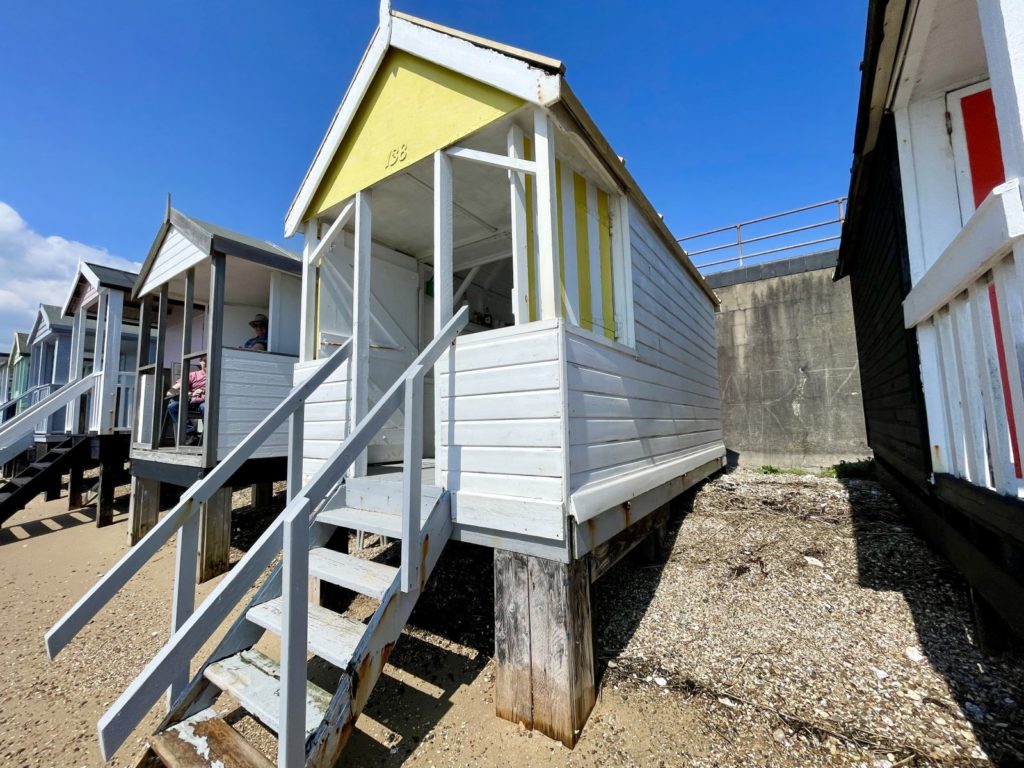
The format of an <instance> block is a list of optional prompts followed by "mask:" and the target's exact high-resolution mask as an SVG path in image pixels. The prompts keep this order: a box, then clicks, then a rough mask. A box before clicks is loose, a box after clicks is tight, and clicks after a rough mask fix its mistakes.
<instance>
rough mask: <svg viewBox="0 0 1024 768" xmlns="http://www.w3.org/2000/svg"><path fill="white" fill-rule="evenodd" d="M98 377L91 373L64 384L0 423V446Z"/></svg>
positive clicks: (62, 404) (87, 388) (47, 414)
mask: <svg viewBox="0 0 1024 768" xmlns="http://www.w3.org/2000/svg"><path fill="white" fill-rule="evenodd" d="M98 378H99V374H98V373H91V374H89V375H88V376H85V377H84V378H81V379H79V380H78V381H73V382H71V383H70V384H65V385H64V386H62V387H61V388H60V389H58V390H57V391H56V392H54V393H53V394H51V395H50V396H49V397H47V398H46V399H45V400H40V401H39V402H38V403H36V404H35V405H33V406H32V407H30V408H26V409H25V410H24V411H22V412H21V413H19V414H18V415H17V416H15V417H14V418H13V419H11V420H10V421H8V422H5V423H4V424H2V425H0V448H6V447H7V446H8V445H10V444H11V443H12V442H13V441H14V440H17V439H18V438H19V437H23V436H24V435H25V434H27V433H28V432H32V431H34V430H35V426H36V423H37V422H39V421H40V420H42V419H45V418H47V417H48V416H51V415H53V414H54V413H56V412H57V411H59V410H60V409H61V408H63V407H64V406H66V405H67V404H68V403H70V402H71V401H72V400H74V399H75V398H76V397H79V396H80V395H83V394H85V393H86V392H88V391H89V390H90V389H92V388H93V386H95V383H96V380H97V379H98Z"/></svg>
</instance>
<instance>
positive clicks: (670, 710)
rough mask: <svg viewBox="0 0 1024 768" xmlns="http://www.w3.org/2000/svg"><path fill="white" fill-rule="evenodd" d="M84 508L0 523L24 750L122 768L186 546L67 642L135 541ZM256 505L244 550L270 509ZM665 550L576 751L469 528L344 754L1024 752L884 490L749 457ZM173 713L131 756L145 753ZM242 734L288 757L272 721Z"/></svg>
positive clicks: (549, 757) (601, 642)
mask: <svg viewBox="0 0 1024 768" xmlns="http://www.w3.org/2000/svg"><path fill="white" fill-rule="evenodd" d="M243 500H244V499H243ZM122 503H123V502H122ZM65 507H66V501H65V500H63V499H62V500H58V501H55V502H49V503H45V502H42V501H41V499H40V500H38V501H36V502H35V503H34V504H33V505H32V506H31V507H30V508H29V509H27V510H25V511H24V512H22V513H19V514H18V515H17V516H15V517H14V518H12V519H11V520H10V521H8V523H6V524H5V526H4V529H3V531H2V532H0V580H2V581H0V616H2V617H3V618H2V622H3V624H2V626H3V627H4V631H3V637H4V639H5V642H4V643H3V645H2V647H0V670H2V682H3V685H2V686H0V764H3V765H10V766H58V765H59V766H65V765H67V766H98V765H103V763H102V761H101V759H100V757H99V750H98V747H97V743H96V737H95V733H96V730H95V726H96V722H97V721H98V719H99V718H100V716H101V715H102V713H103V712H104V711H105V710H106V708H107V707H108V706H109V705H110V703H111V702H112V701H113V700H114V699H115V698H116V697H117V695H119V693H120V692H121V691H122V690H123V689H124V688H125V687H126V686H127V685H128V684H129V683H130V682H131V680H132V679H133V678H134V677H135V675H136V674H138V672H139V671H140V670H141V669H142V668H143V667H144V666H145V664H146V662H147V661H148V660H149V659H150V658H151V657H152V655H153V653H155V652H156V650H157V649H158V648H159V646H160V645H161V644H162V643H163V641H164V640H165V639H166V636H167V626H168V618H169V600H170V586H171V570H172V567H173V551H172V549H171V548H170V547H165V549H164V550H162V551H161V553H160V554H159V555H158V556H157V557H156V558H155V559H154V560H153V561H152V562H151V563H150V564H149V565H148V566H147V567H146V568H145V569H144V570H143V571H142V572H141V573H140V574H139V575H138V576H137V577H136V579H135V581H133V582H132V588H131V589H130V590H128V591H127V592H126V593H124V594H121V595H119V596H118V597H117V598H116V599H115V600H114V601H113V602H112V603H111V605H110V606H108V608H107V609H106V610H105V611H104V612H103V613H102V614H101V615H100V617H99V618H98V619H97V620H96V621H95V622H93V623H92V624H91V625H90V626H88V627H87V628H86V629H85V630H84V631H83V632H82V634H81V635H80V636H79V637H78V638H76V639H75V640H74V641H73V642H72V643H71V645H70V646H69V647H68V648H67V649H66V650H65V651H64V652H63V653H62V654H61V655H60V656H59V657H58V658H57V660H55V661H53V662H50V661H48V660H47V659H46V655H45V652H44V650H43V644H42V637H43V634H44V633H45V631H46V629H47V628H48V627H49V626H50V625H51V624H52V623H53V622H54V621H55V620H56V619H57V618H59V617H60V616H61V615H62V614H63V613H64V611H66V610H67V608H68V607H69V606H70V605H71V604H72V603H73V602H74V601H75V600H76V599H77V598H78V597H79V596H80V595H81V594H82V593H83V592H84V591H85V590H86V589H87V588H88V587H89V586H91V585H92V584H93V583H94V581H95V579H96V578H97V576H99V575H100V574H101V573H103V572H105V571H106V569H107V568H108V567H109V566H110V565H111V564H113V563H114V562H115V561H116V560H117V559H118V558H119V557H120V556H121V555H122V554H123V552H124V537H125V525H124V515H123V514H121V515H119V516H118V517H117V518H116V522H115V524H114V525H112V526H109V527H107V528H102V529H97V528H96V527H95V526H94V525H93V523H92V522H91V511H89V510H86V511H85V512H84V513H83V512H74V513H67V512H66V510H65ZM680 512H682V510H681V511H680ZM236 518H237V519H236V526H235V528H236V530H235V531H234V536H233V543H234V544H237V545H238V546H240V547H245V546H247V542H250V541H251V540H252V539H253V537H254V535H255V533H256V532H257V531H258V529H259V526H260V525H261V524H265V522H266V521H267V519H268V515H267V514H266V512H265V511H264V513H263V514H259V513H255V512H250V513H248V514H241V515H238V516H236ZM392 550H393V548H392ZM362 554H363V556H367V557H380V558H381V559H385V560H387V559H389V558H393V557H394V552H393V551H388V550H384V549H383V548H377V549H372V548H371V549H367V550H365V551H364V552H363V553H362ZM235 555H236V557H237V556H238V555H240V550H236V552H235ZM663 555H664V560H663V561H662V562H659V563H654V564H651V563H646V562H643V561H641V560H640V559H639V558H637V557H633V556H631V557H630V558H627V560H625V561H623V563H621V564H620V565H619V566H618V567H617V568H616V569H614V570H613V571H612V572H611V573H610V574H609V575H608V576H606V577H605V578H603V579H602V580H601V581H599V582H598V583H597V584H596V585H595V586H594V591H593V601H594V608H593V610H594V622H595V623H594V626H595V644H596V655H597V658H598V667H599V669H598V672H599V674H600V676H601V677H600V683H599V686H600V687H599V699H598V703H597V706H596V708H595V709H594V712H593V714H592V715H591V718H590V720H589V721H588V723H587V725H586V727H585V729H584V731H583V734H582V736H581V739H580V742H579V744H578V745H577V747H576V748H575V749H574V750H572V751H570V750H567V749H565V748H564V747H562V746H561V745H559V744H555V743H554V742H551V741H550V740H548V739H546V738H543V737H541V736H539V735H534V734H531V733H529V732H526V731H525V730H524V729H522V728H519V727H517V726H516V725H514V724H511V723H506V722H504V721H501V720H498V719H497V718H495V717H494V714H493V713H494V704H493V682H494V673H493V663H492V661H491V654H492V651H493V619H492V617H493V596H492V573H491V561H490V553H489V551H487V550H482V549H479V548H474V547H468V546H457V545H454V544H453V545H450V546H449V548H448V550H447V551H446V553H445V556H444V558H443V559H442V562H441V565H440V566H439V568H438V570H437V572H436V573H435V574H434V576H433V577H432V579H431V583H430V586H429V589H428V593H427V594H426V595H425V596H424V598H423V599H422V601H421V603H420V605H419V606H418V607H417V609H416V612H415V613H414V615H413V619H412V622H411V625H410V628H409V630H408V631H407V633H406V635H405V636H404V637H403V639H402V641H401V642H400V643H399V644H398V646H397V648H396V651H395V653H394V654H393V655H392V657H391V662H392V663H391V664H390V665H389V667H388V668H387V670H386V675H385V676H384V678H383V679H382V680H381V682H380V683H379V684H378V687H377V690H376V691H375V692H374V695H373V697H372V698H371V701H370V704H369V707H368V709H367V712H366V713H365V715H364V716H363V717H362V718H361V719H360V729H359V731H358V732H357V733H356V735H355V736H354V737H353V739H352V740H351V741H350V743H349V746H348V748H347V749H346V752H345V755H344V757H343V761H342V762H343V763H344V764H346V765H358V766H363V765H366V766H371V765H382V766H397V765H407V766H417V767H419V766H423V767H424V768H426V767H427V766H438V767H440V766H499V765H500V766H513V768H525V766H542V767H543V766H564V765H568V766H612V765H615V766H619V765H625V766H675V765H707V766H718V765H737V766H740V765H772V766H810V765H829V766H831V765H836V766H840V765H842V766H871V768H892V767H893V766H897V765H900V766H902V765H975V764H978V765H982V764H991V762H994V763H996V764H1002V765H1015V764H1020V763H1021V761H1024V751H1022V750H1024V746H1022V740H1024V736H1022V734H1024V721H1022V715H1021V707H1020V705H1019V704H1018V702H1020V701H1022V700H1024V699H1022V697H1024V665H1022V664H1021V662H1020V660H1019V659H1017V658H1016V657H1007V658H1002V659H989V658H986V657H985V656H983V655H982V654H980V653H979V652H978V650H977V649H976V648H975V647H974V645H973V641H972V636H971V629H970V622H969V618H968V611H967V606H966V601H965V599H964V595H963V589H962V585H961V584H960V583H959V581H958V580H957V578H956V576H955V575H954V574H953V573H951V572H950V571H949V570H948V569H947V568H946V567H945V566H944V565H943V564H942V563H941V562H939V561H937V560H936V559H935V558H934V557H933V556H932V555H931V554H930V552H929V551H928V550H927V549H926V548H925V547H924V546H923V545H922V544H921V542H920V541H919V540H918V539H917V537H916V536H914V535H913V533H912V532H911V531H910V530H909V529H908V528H907V526H906V524H905V523H904V522H903V520H902V519H901V517H900V513H899V510H898V509H897V508H896V507H895V505H894V504H893V503H892V502H891V500H890V499H889V497H888V496H887V495H886V494H885V493H884V492H883V491H881V490H880V489H879V487H878V486H877V485H876V484H874V483H871V482H866V481H852V482H847V483H846V484H842V483H840V482H838V481H836V480H824V479H820V478H814V477H792V476H763V475H757V474H754V473H748V472H736V473H732V474H730V475H726V476H723V477H720V478H718V479H717V480H716V481H714V482H713V483H710V484H708V485H706V486H705V487H704V488H703V489H702V490H701V491H700V493H699V494H698V495H697V496H696V500H695V501H694V502H693V510H692V511H689V512H688V513H687V514H685V516H683V515H682V514H678V515H676V516H675V517H674V518H673V521H672V524H671V525H670V529H669V532H668V536H667V540H666V545H665V549H664V552H663ZM215 583H216V581H214V582H211V583H209V584H206V585H203V586H202V587H201V588H200V590H199V593H200V596H202V595H204V594H206V593H208V592H209V590H210V589H211V588H212V587H213V585H214V584H215ZM332 674H336V673H335V672H334V671H333V670H331V669H330V668H320V669H314V673H313V676H314V677H315V678H319V681H320V682H324V681H325V680H329V679H330V678H331V675H332ZM156 720H157V715H156V714H151V715H150V716H149V717H148V718H147V719H146V720H145V721H144V722H143V724H142V725H141V726H140V727H139V728H138V729H137V730H136V732H135V733H134V734H133V735H132V737H131V738H130V739H129V741H128V742H127V744H126V745H125V747H123V748H122V749H121V750H120V751H119V752H118V754H117V755H116V756H115V759H114V760H113V761H112V763H111V764H113V765H125V764H127V763H128V762H129V760H130V759H131V758H132V757H133V756H134V754H135V752H136V751H137V750H138V748H139V747H140V745H141V743H142V740H143V739H144V737H145V736H146V735H147V733H149V732H150V730H151V729H152V727H153V725H154V724H155V722H156ZM236 727H238V728H239V729H240V730H241V731H242V732H243V733H245V734H246V735H247V736H249V737H250V738H251V739H252V740H253V742H254V743H256V744H257V745H258V746H260V747H261V748H263V749H264V750H265V751H267V752H268V753H272V750H273V749H274V745H273V739H272V738H271V737H270V736H269V734H267V733H266V732H265V731H264V730H263V729H262V728H261V727H259V726H258V725H257V724H255V723H254V722H252V721H250V720H249V719H248V718H242V719H239V720H238V721H237V722H236ZM990 760H991V762H990Z"/></svg>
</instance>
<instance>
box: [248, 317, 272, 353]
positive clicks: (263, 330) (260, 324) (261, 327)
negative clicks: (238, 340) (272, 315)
mask: <svg viewBox="0 0 1024 768" xmlns="http://www.w3.org/2000/svg"><path fill="white" fill-rule="evenodd" d="M267 322H268V320H267V316H266V315H256V317H254V318H253V319H252V320H250V321H249V327H250V328H252V329H253V330H254V331H256V335H255V336H253V337H252V338H251V339H249V340H248V341H247V342H245V347H243V349H253V350H255V351H257V352H266V351H267Z"/></svg>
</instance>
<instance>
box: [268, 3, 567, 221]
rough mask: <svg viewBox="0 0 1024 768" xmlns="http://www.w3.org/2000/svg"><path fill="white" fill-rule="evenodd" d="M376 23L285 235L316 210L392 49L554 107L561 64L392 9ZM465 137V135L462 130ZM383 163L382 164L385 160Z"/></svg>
mask: <svg viewBox="0 0 1024 768" xmlns="http://www.w3.org/2000/svg"><path fill="white" fill-rule="evenodd" d="M388 21H389V23H388V24H386V25H383V26H381V27H378V28H377V30H376V31H375V32H374V35H373V38H372V40H371V41H370V45H369V47H368V48H367V49H366V51H365V53H364V54H363V58H362V60H361V61H360V63H359V67H358V68H357V69H356V73H355V75H354V77H353V78H352V82H351V83H350V84H349V87H348V90H347V91H346V93H345V97H344V98H343V99H342V102H341V105H340V106H339V107H338V110H337V112H336V113H335V115H334V118H333V119H332V121H331V125H330V127H329V128H328V130H327V133H326V135H325V136H324V138H323V140H322V141H321V143H320V147H319V148H318V150H317V152H316V155H315V156H314V158H313V162H312V164H311V165H310V167H309V169H308V170H307V171H306V175H305V177H304V178H303V181H302V184H301V185H300V186H299V189H298V192H297V193H296V195H295V198H294V200H293V201H292V204H291V206H290V207H289V209H288V213H287V214H286V216H285V236H286V237H291V236H292V235H294V234H295V233H296V232H297V231H298V229H299V226H300V225H301V223H302V222H303V221H304V220H305V219H306V218H307V217H308V216H309V215H310V214H309V212H310V211H311V210H312V209H313V208H314V206H313V205H312V203H313V200H314V197H317V196H321V195H322V193H321V187H322V185H323V182H324V179H325V177H326V176H327V174H328V172H329V171H330V170H331V168H332V166H333V165H334V162H335V159H336V157H337V154H338V152H339V149H341V147H342V143H343V142H344V141H345V139H346V136H347V135H348V132H349V130H350V128H351V127H352V125H353V122H354V120H355V118H356V116H357V113H358V112H359V110H360V107H361V105H362V103H363V101H364V99H365V98H366V96H367V94H368V93H369V92H370V89H371V88H372V87H373V84H374V82H375V81H376V79H377V75H378V72H379V71H380V69H381V67H382V64H383V63H384V61H385V58H386V57H388V55H389V54H390V53H391V52H393V51H401V52H404V53H407V54H411V55H412V56H413V57H416V58H418V59H422V60H424V61H426V62H428V63H430V64H434V65H437V66H439V67H441V68H443V69H445V70H449V71H450V72H452V73H455V74H457V75H462V76H464V77H466V78H468V79H470V80H473V81H475V82H477V83H479V84H482V85H485V86H489V87H490V88H492V89H494V90H496V91H500V92H502V93H504V94H506V95H507V96H511V97H515V98H517V99H519V100H521V102H523V103H532V104H536V105H539V106H550V105H552V104H554V103H555V102H557V101H558V100H559V98H560V94H561V88H562V82H563V80H562V73H563V72H564V66H563V65H562V63H561V62H559V61H557V60H555V59H550V58H548V57H545V56H541V55H539V54H532V53H530V52H528V51H523V50H521V49H518V48H512V47H510V46H505V45H502V44H500V43H496V42H494V41H490V40H486V39H484V38H480V37H475V36H473V35H468V34H466V33H462V32H459V31H457V30H453V29H449V28H447V27H443V26H441V25H438V24H433V23H431V22H427V21H423V20H421V19H417V18H416V17H414V16H409V15H407V14H402V13H398V12H395V11H391V12H390V13H389V14H388ZM463 135H465V134H463ZM381 165H383V162H382V163H381Z"/></svg>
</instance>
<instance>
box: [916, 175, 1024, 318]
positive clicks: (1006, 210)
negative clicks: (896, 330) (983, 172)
mask: <svg viewBox="0 0 1024 768" xmlns="http://www.w3.org/2000/svg"><path fill="white" fill-rule="evenodd" d="M1021 239H1024V204H1022V202H1021V196H1020V190H1019V181H1018V180H1017V179H1011V180H1010V181H1008V182H1005V183H1004V184H1000V185H999V186H998V187H996V188H995V189H993V190H992V191H991V192H990V193H989V196H988V197H986V198H985V200H984V202H982V204H981V205H980V206H978V210H977V211H975V212H974V215H973V216H972V217H971V219H970V221H968V222H967V225H966V226H965V227H964V228H963V230H961V232H960V234H959V235H957V236H956V238H955V239H954V240H953V242H952V243H950V244H949V247H948V248H946V250H945V251H943V253H942V255H941V256H940V257H939V258H938V259H937V260H936V262H935V263H934V264H932V266H931V267H930V268H929V270H928V271H927V272H926V273H925V274H924V276H923V277H922V278H921V279H920V281H918V283H917V285H915V286H914V288H913V290H911V291H910V293H909V294H907V298H906V299H904V301H903V319H904V327H906V328H915V327H916V326H917V325H918V324H920V323H921V322H923V321H924V320H926V319H928V318H929V317H931V316H932V315H933V314H935V313H936V312H937V311H938V310H939V309H941V308H942V307H944V306H945V305H946V304H948V303H949V302H950V301H951V300H952V298H953V297H954V296H956V295H957V294H959V293H960V292H961V291H964V290H966V289H967V287H968V286H969V285H970V284H971V283H973V282H974V281H975V280H977V279H978V278H979V277H981V276H982V275H984V274H985V273H986V272H987V271H988V270H990V269H991V268H992V267H993V266H994V265H995V263H996V261H997V260H998V259H1000V258H1002V257H1003V256H1005V255H1006V254H1007V253H1009V252H1010V250H1011V248H1012V247H1013V244H1014V243H1016V242H1017V241H1019V240H1021Z"/></svg>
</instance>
